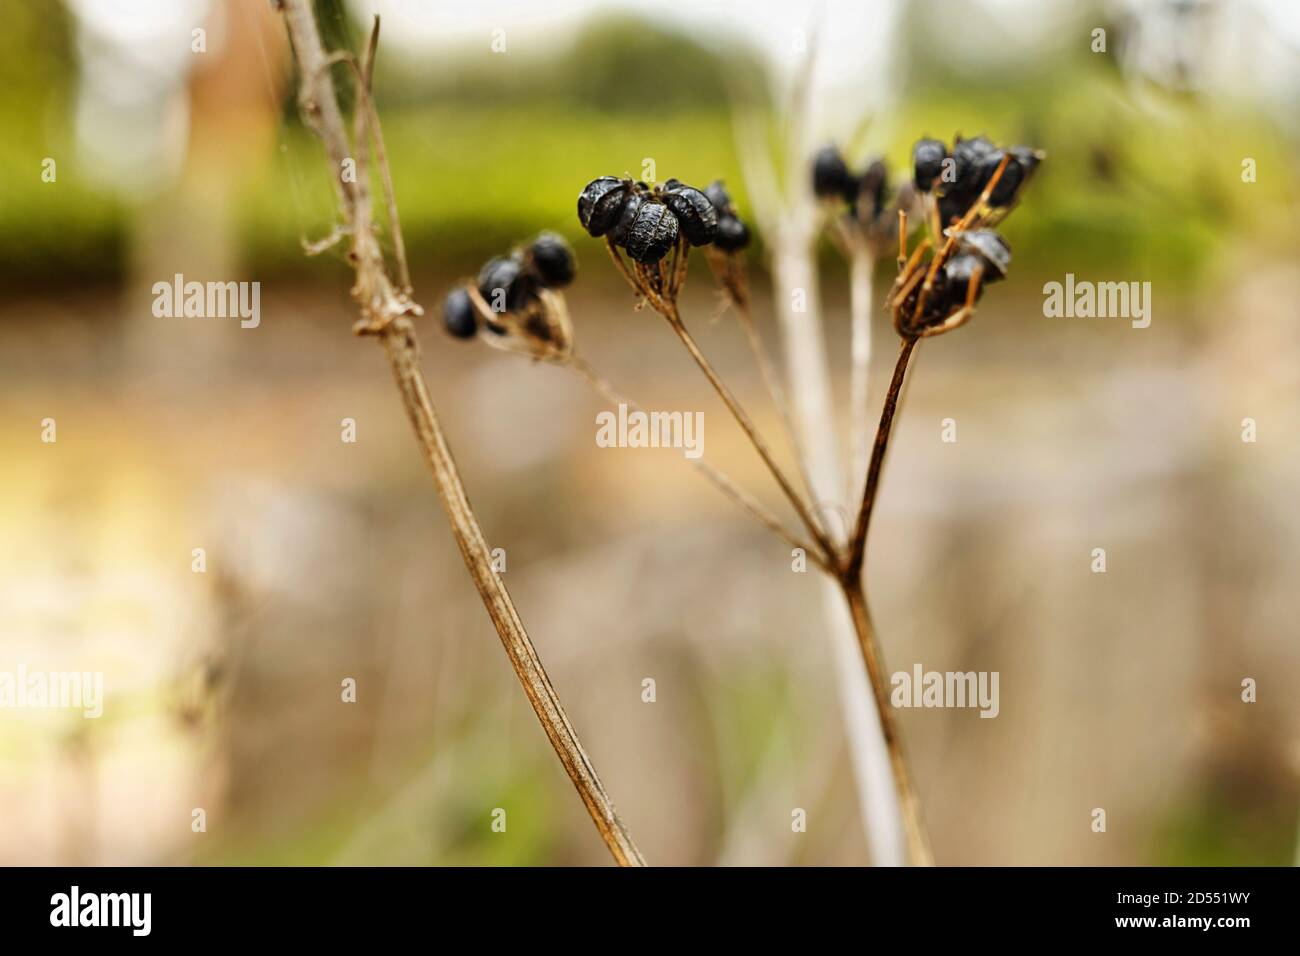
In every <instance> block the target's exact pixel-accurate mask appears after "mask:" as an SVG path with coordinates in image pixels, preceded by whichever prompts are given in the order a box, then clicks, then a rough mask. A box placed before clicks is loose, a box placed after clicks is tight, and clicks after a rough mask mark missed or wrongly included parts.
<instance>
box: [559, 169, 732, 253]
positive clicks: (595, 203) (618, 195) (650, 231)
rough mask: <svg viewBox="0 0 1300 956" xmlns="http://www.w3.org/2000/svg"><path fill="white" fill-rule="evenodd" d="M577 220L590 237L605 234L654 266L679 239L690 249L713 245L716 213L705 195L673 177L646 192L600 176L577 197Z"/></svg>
mask: <svg viewBox="0 0 1300 956" xmlns="http://www.w3.org/2000/svg"><path fill="white" fill-rule="evenodd" d="M578 221H579V222H581V223H582V228H583V229H585V230H587V232H588V233H589V234H590V235H592V236H608V237H609V239H610V240H611V241H612V242H613V243H614V245H616V246H621V247H622V248H623V249H625V250H626V251H627V254H628V255H629V256H631V257H632V258H633V259H635V260H636V261H637V262H640V263H643V264H646V265H650V264H652V263H655V262H658V261H659V260H660V259H662V258H663V257H664V256H666V255H667V254H668V251H669V250H670V249H672V248H673V246H674V245H676V243H677V241H678V239H679V237H680V238H684V239H685V240H686V241H687V242H688V243H690V244H691V245H692V246H704V245H708V244H709V243H711V242H713V241H714V239H715V237H716V236H717V232H718V211H717V209H716V208H715V207H714V204H713V203H712V202H711V201H710V200H709V198H708V197H707V196H705V194H704V193H702V192H700V191H699V190H698V189H696V188H695V187H693V186H687V185H686V184H685V183H683V182H679V181H678V180H676V179H670V180H668V181H667V182H666V183H663V184H661V185H658V186H655V187H654V188H651V187H650V186H647V185H646V184H645V183H642V182H634V181H633V180H631V179H620V178H619V177H617V176H601V177H600V178H599V179H593V180H592V181H591V182H589V183H587V185H586V186H585V187H584V188H583V190H582V192H581V193H580V194H579V195H578Z"/></svg>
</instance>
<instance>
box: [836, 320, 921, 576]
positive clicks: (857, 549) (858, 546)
mask: <svg viewBox="0 0 1300 956" xmlns="http://www.w3.org/2000/svg"><path fill="white" fill-rule="evenodd" d="M917 341H919V340H918V339H914V338H904V339H903V340H902V345H901V346H900V348H899V350H898V361H897V362H896V363H895V364H894V377H893V378H892V379H890V382H889V391H888V392H887V393H886V395H885V405H884V408H883V409H882V410H881V412H880V425H879V427H877V428H876V441H875V444H874V445H873V446H872V448H871V464H870V465H869V466H868V467H867V480H866V486H865V487H864V488H863V491H862V504H861V505H860V506H859V508H858V517H857V521H856V523H855V524H854V528H853V537H852V539H851V540H850V543H849V552H848V560H847V561H846V562H845V574H846V576H853V577H854V578H855V579H856V578H857V577H858V576H859V575H860V573H861V571H862V564H863V561H864V558H865V553H866V546H867V529H868V528H869V527H870V525H871V512H872V511H873V510H874V509H875V506H876V491H877V489H878V487H879V485H880V469H881V466H882V465H883V464H884V463H885V451H886V450H887V449H888V448H889V436H890V433H891V432H892V430H893V426H894V413H895V412H896V411H897V410H898V397H899V395H900V394H901V393H902V391H903V379H904V377H905V376H906V375H907V366H908V363H909V361H910V360H911V358H912V351H913V349H915V348H916V343H917Z"/></svg>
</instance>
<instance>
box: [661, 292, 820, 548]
mask: <svg viewBox="0 0 1300 956" xmlns="http://www.w3.org/2000/svg"><path fill="white" fill-rule="evenodd" d="M665 318H667V319H668V324H669V325H670V326H672V329H673V331H674V332H676V333H677V337H678V338H679V339H681V342H682V344H683V345H684V346H686V351H688V352H689V353H690V354H691V358H693V359H694V360H695V364H696V365H698V366H699V367H700V371H701V372H703V373H704V377H705V378H707V379H708V380H709V384H710V385H712V386H713V390H714V391H715V392H717V393H718V397H719V398H721V399H722V402H723V404H724V405H726V406H727V409H728V410H729V411H730V412H731V416H732V418H734V419H735V420H736V423H737V424H738V425H740V428H741V430H742V431H743V432H744V433H745V434H746V435H747V436H748V437H749V441H750V444H752V445H753V446H754V449H755V451H757V452H758V455H759V457H760V458H762V459H763V463H764V464H766V465H767V468H768V470H769V471H770V472H771V473H772V476H773V477H774V478H775V479H776V482H777V484H778V485H780V486H781V491H782V492H783V493H784V494H785V496H786V497H787V498H788V499H790V504H791V505H793V506H794V510H795V513H796V514H797V515H798V516H799V520H800V521H802V522H803V525H804V527H805V528H807V529H808V533H809V534H810V535H812V537H813V540H815V541H816V542H817V545H818V547H820V548H821V549H822V553H823V554H824V555H825V556H826V557H827V558H833V557H834V556H835V554H836V550H835V546H834V544H832V543H831V540H830V538H829V537H828V536H827V534H826V532H825V531H824V530H823V529H822V526H821V524H820V523H819V522H818V521H817V519H816V518H815V517H814V516H813V513H812V508H811V506H810V505H809V503H808V502H807V501H805V500H804V498H803V496H802V495H801V494H800V493H799V492H798V491H797V490H796V489H795V487H794V485H792V484H791V483H790V479H789V478H787V477H786V474H785V472H784V471H783V470H782V469H781V467H780V465H778V464H777V462H776V459H775V458H774V457H773V456H772V450H771V449H770V448H769V447H768V445H767V442H766V441H765V440H764V439H763V436H762V435H760V434H759V432H758V429H757V428H756V427H755V426H754V423H753V422H752V421H751V420H750V418H749V414H748V413H747V412H746V411H745V409H744V408H743V407H742V406H741V404H740V402H738V401H737V400H736V396H735V395H733V394H732V392H731V389H729V388H728V387H727V385H726V383H725V382H723V381H722V378H721V376H719V375H718V373H717V371H716V370H715V369H714V368H713V364H712V363H711V362H710V361H709V360H708V358H707V357H705V355H704V353H703V352H702V351H701V350H700V347H699V345H698V344H696V341H695V337H694V336H692V335H691V333H690V331H689V330H688V329H687V328H686V324H685V323H684V322H682V320H681V316H679V315H678V314H677V309H676V307H675V306H674V307H673V309H672V314H671V315H667V316H665Z"/></svg>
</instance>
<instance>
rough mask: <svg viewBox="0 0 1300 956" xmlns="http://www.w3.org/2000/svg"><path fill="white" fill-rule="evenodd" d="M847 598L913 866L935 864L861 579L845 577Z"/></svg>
mask: <svg viewBox="0 0 1300 956" xmlns="http://www.w3.org/2000/svg"><path fill="white" fill-rule="evenodd" d="M841 584H842V587H843V589H844V600H845V601H847V602H848V605H849V613H850V614H851V615H852V617H853V630H854V631H855V632H856V633H857V635H858V644H859V646H860V647H861V648H862V660H863V662H864V663H865V664H866V668H867V677H868V678H869V679H870V681H871V689H872V692H873V696H874V697H875V699H876V712H877V716H878V717H879V718H880V729H881V732H882V733H883V734H884V737H885V749H886V750H887V751H888V752H889V763H890V766H891V767H892V768H893V771H894V786H895V788H896V789H897V791H898V802H899V804H900V805H901V806H902V811H903V830H904V832H905V833H906V834H907V846H908V853H909V855H910V857H911V860H912V865H913V866H933V865H934V857H933V855H932V854H931V852H930V841H929V838H928V837H927V836H926V832H925V822H924V820H923V819H922V817H921V801H920V799H919V798H918V797H917V794H916V788H915V787H914V786H913V784H912V776H911V772H910V771H909V770H908V765H907V755H906V753H905V752H904V750H903V739H902V736H901V735H900V734H899V730H898V720H897V717H896V716H895V714H894V708H893V705H892V704H891V703H890V700H889V696H890V695H889V679H888V678H887V677H886V676H885V673H886V672H885V662H884V658H883V657H882V655H881V652H880V646H879V641H877V640H876V632H875V628H874V627H873V625H872V623H871V612H870V611H869V610H868V608H867V598H866V593H865V592H864V590H863V587H862V581H861V579H860V578H852V579H850V578H847V577H846V578H845V579H844V580H843V581H842V582H841Z"/></svg>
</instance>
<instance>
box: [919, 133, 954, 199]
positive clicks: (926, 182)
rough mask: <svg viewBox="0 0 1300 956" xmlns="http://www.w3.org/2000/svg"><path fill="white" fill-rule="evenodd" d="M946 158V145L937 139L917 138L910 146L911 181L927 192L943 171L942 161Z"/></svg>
mask: <svg viewBox="0 0 1300 956" xmlns="http://www.w3.org/2000/svg"><path fill="white" fill-rule="evenodd" d="M947 158H948V147H947V146H945V145H944V144H943V143H942V142H940V141H939V140H937V139H922V140H918V141H917V144H916V145H915V146H913V147H912V181H913V182H914V183H916V188H917V189H919V190H921V192H923V193H928V192H929V191H930V188H931V187H932V186H933V185H934V181H935V180H936V179H938V178H939V176H940V174H942V173H943V161H944V160H945V159H947Z"/></svg>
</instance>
